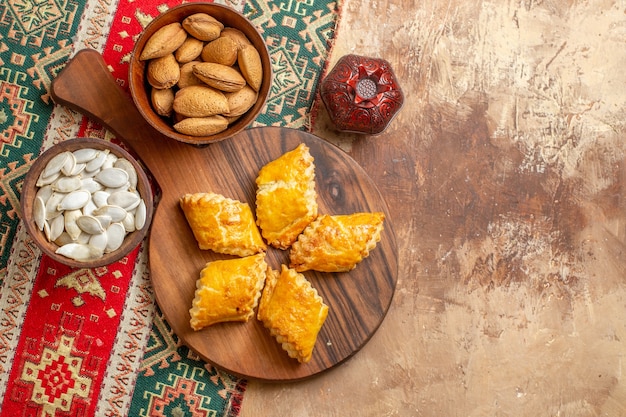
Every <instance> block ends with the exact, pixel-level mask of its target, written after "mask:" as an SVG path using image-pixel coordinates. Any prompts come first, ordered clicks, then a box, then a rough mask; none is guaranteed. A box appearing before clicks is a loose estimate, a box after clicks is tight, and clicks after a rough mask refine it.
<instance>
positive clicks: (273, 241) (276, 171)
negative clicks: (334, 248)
mask: <svg viewBox="0 0 626 417" xmlns="http://www.w3.org/2000/svg"><path fill="white" fill-rule="evenodd" d="M256 184H257V192H256V217H257V224H258V225H259V227H260V228H261V234H262V236H263V237H264V238H265V240H266V241H267V243H268V244H269V245H271V246H273V247H275V248H279V249H287V248H289V246H291V244H292V243H293V242H295V241H296V239H297V238H298V235H299V234H300V233H302V231H303V230H304V228H305V227H306V226H308V224H309V223H311V222H312V221H313V220H315V218H316V217H317V193H316V191H315V165H314V164H313V157H312V156H311V154H310V153H309V148H308V147H307V146H306V145H305V144H304V143H302V144H300V145H298V147H296V148H295V149H293V150H291V151H289V152H286V153H285V154H283V155H282V156H280V157H279V158H277V159H275V160H273V161H272V162H269V163H268V164H266V165H265V166H263V168H261V170H260V171H259V174H258V176H257V179H256Z"/></svg>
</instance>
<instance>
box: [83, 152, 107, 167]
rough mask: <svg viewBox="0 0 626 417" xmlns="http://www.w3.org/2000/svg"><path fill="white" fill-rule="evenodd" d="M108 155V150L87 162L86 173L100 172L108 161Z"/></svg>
mask: <svg viewBox="0 0 626 417" xmlns="http://www.w3.org/2000/svg"><path fill="white" fill-rule="evenodd" d="M108 153H109V151H108V150H102V151H99V152H98V154H97V155H96V157H95V158H93V159H92V160H91V161H89V162H87V166H86V167H85V171H87V172H93V171H98V170H99V169H100V168H102V164H104V161H105V160H106V157H107V155H108Z"/></svg>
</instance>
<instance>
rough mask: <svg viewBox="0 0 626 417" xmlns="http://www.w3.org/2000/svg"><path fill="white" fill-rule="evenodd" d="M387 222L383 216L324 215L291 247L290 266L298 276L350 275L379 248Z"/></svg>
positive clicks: (361, 214)
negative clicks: (310, 272) (312, 273)
mask: <svg viewBox="0 0 626 417" xmlns="http://www.w3.org/2000/svg"><path fill="white" fill-rule="evenodd" d="M384 220H385V215H384V214H383V213H381V212H376V213H354V214H343V215H334V216H331V215H327V214H325V215H322V216H320V217H318V218H317V219H316V220H315V221H314V222H313V223H311V224H310V225H309V226H308V227H307V228H306V229H305V230H304V232H303V233H302V234H301V235H300V237H298V240H297V241H296V243H294V244H293V246H292V247H291V251H290V253H289V260H290V265H289V266H290V267H291V268H294V269H295V270H296V271H298V272H302V271H308V270H315V271H320V272H346V271H350V270H352V269H354V268H355V267H356V265H357V264H358V263H359V262H361V261H362V260H363V259H364V258H366V257H367V256H368V255H369V253H370V251H371V250H372V249H374V248H375V247H376V244H377V243H378V241H380V235H381V233H382V230H383V221H384Z"/></svg>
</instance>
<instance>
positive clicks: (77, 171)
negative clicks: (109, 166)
mask: <svg viewBox="0 0 626 417" xmlns="http://www.w3.org/2000/svg"><path fill="white" fill-rule="evenodd" d="M86 166H87V164H76V166H75V167H74V171H72V173H71V174H70V176H72V177H75V176H77V175H79V174H82V172H83V171H84V170H85V167H86Z"/></svg>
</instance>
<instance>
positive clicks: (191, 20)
mask: <svg viewBox="0 0 626 417" xmlns="http://www.w3.org/2000/svg"><path fill="white" fill-rule="evenodd" d="M129 71H130V73H129V85H130V92H131V96H132V98H133V101H134V103H135V105H136V106H137V109H138V110H139V113H140V114H141V115H142V116H143V117H144V118H145V119H146V121H147V122H148V123H149V124H150V125H152V127H154V128H155V129H157V130H158V131H159V132H161V133H162V134H164V135H165V136H167V137H170V138H172V139H175V140H178V141H181V142H185V143H190V144H195V145H204V144H208V143H212V142H217V141H220V140H223V139H227V138H229V137H231V136H233V135H235V134H236V133H238V132H240V131H241V130H243V129H244V128H246V127H247V126H248V125H250V123H252V122H253V121H254V119H255V118H256V117H257V116H258V114H259V113H260V111H261V110H262V109H263V106H264V105H265V101H266V99H267V96H268V94H269V90H270V85H271V81H272V69H271V63H270V57H269V52H268V50H267V46H266V45H265V41H264V40H263V38H262V37H261V35H260V33H259V32H258V30H257V29H256V28H255V26H254V25H253V24H252V23H251V22H250V21H249V20H248V19H247V18H246V17H245V16H243V15H242V14H241V13H239V12H237V11H236V10H234V9H231V8H229V7H227V6H222V5H220V4H213V3H186V4H181V5H178V6H175V7H173V8H171V9H169V10H168V11H167V12H165V13H163V14H161V15H159V16H157V17H156V18H155V19H154V20H153V21H152V22H150V24H148V26H146V28H145V30H144V32H143V33H142V34H141V36H140V37H139V39H138V40H137V42H136V44H135V48H134V50H133V53H132V56H131V61H130V70H129Z"/></svg>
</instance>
